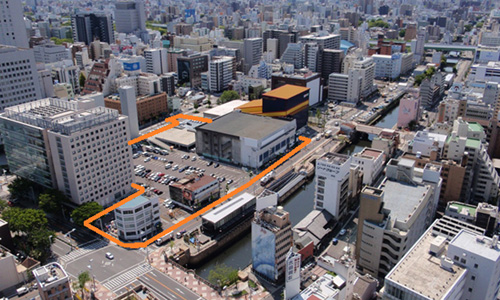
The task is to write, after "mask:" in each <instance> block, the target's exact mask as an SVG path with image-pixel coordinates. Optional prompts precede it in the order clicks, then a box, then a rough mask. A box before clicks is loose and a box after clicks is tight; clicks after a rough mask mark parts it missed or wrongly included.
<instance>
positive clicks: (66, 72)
mask: <svg viewBox="0 0 500 300" xmlns="http://www.w3.org/2000/svg"><path fill="white" fill-rule="evenodd" d="M45 67H46V68H47V69H49V70H51V74H52V80H53V81H54V82H56V83H57V82H58V83H67V84H69V85H71V91H72V93H73V94H80V91H81V87H80V69H79V68H78V67H77V66H75V65H73V62H72V61H71V60H63V61H58V62H55V63H52V64H47V65H45Z"/></svg>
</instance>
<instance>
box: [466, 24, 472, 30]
mask: <svg viewBox="0 0 500 300" xmlns="http://www.w3.org/2000/svg"><path fill="white" fill-rule="evenodd" d="M464 29H465V32H469V31H471V30H472V25H471V24H467V25H465V26H464Z"/></svg>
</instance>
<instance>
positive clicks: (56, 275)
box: [33, 262, 73, 300]
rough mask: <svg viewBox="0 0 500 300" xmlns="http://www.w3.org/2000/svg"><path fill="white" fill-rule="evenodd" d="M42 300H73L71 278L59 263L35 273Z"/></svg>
mask: <svg viewBox="0 0 500 300" xmlns="http://www.w3.org/2000/svg"><path fill="white" fill-rule="evenodd" d="M33 275H34V276H35V279H36V283H37V286H38V292H39V293H40V297H41V298H42V300H59V299H72V298H73V297H72V293H71V286H70V284H69V277H68V274H67V273H66V271H65V270H64V269H63V267H62V266H61V265H60V264H58V263H55V262H53V263H49V264H48V265H45V266H42V267H39V268H37V269H35V270H34V271H33Z"/></svg>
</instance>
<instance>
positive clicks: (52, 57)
mask: <svg viewBox="0 0 500 300" xmlns="http://www.w3.org/2000/svg"><path fill="white" fill-rule="evenodd" d="M33 51H34V52H35V61H36V62H37V63H46V64H50V63H55V62H58V61H61V60H65V59H71V52H70V50H69V49H67V48H66V47H64V46H60V45H54V44H42V45H36V46H33Z"/></svg>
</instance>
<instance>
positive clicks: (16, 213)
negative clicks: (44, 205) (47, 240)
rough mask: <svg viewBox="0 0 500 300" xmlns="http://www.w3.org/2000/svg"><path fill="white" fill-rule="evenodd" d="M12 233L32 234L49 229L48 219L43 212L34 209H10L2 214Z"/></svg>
mask: <svg viewBox="0 0 500 300" xmlns="http://www.w3.org/2000/svg"><path fill="white" fill-rule="evenodd" d="M2 217H3V219H4V220H5V221H7V222H8V223H9V227H10V230H11V231H14V232H25V233H30V232H32V231H36V230H39V229H43V228H46V227H47V224H48V221H47V217H46V216H45V214H44V213H43V211H41V210H39V209H32V208H27V209H23V208H19V207H9V208H6V209H5V210H4V211H3V212H2Z"/></svg>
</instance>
